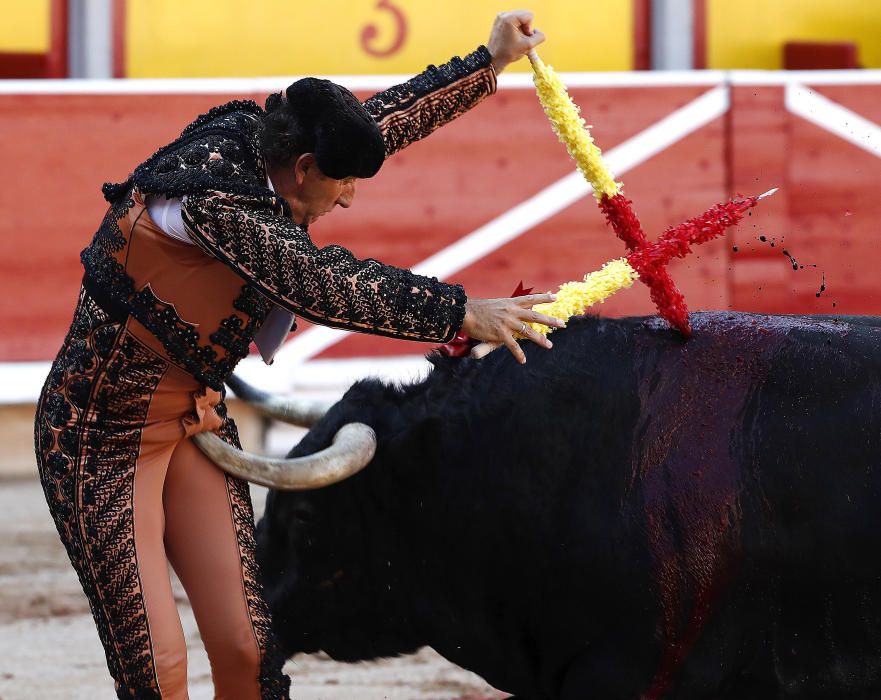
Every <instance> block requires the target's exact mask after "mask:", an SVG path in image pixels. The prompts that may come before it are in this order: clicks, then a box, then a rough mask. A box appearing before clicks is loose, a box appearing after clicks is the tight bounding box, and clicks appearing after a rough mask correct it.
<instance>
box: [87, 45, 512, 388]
mask: <svg viewBox="0 0 881 700" xmlns="http://www.w3.org/2000/svg"><path fill="white" fill-rule="evenodd" d="M495 87H496V83H495V74H494V72H493V69H492V67H491V64H490V55H489V52H488V51H487V50H486V48H485V47H483V46H481V47H480V48H478V50H477V51H475V52H473V53H471V54H469V55H468V56H466V57H465V58H464V59H460V58H453V59H452V60H451V61H449V62H448V63H446V64H443V65H441V66H439V67H435V66H429V67H428V69H427V70H426V71H424V72H423V73H421V74H419V75H417V76H416V77H414V78H412V79H410V80H408V81H407V82H405V83H403V84H401V85H397V86H394V87H392V88H390V89H388V90H385V91H384V92H380V93H378V94H376V95H374V96H373V97H371V98H370V99H368V100H367V101H366V102H365V103H364V104H365V107H366V108H367V110H368V112H369V113H370V114H371V115H372V116H373V118H374V119H375V120H376V122H377V124H378V125H379V127H380V130H381V131H382V134H383V139H384V141H385V144H386V157H388V156H390V155H392V154H394V153H396V152H397V151H399V150H401V149H403V148H405V147H406V146H408V145H409V144H411V143H413V142H414V141H417V140H419V139H422V138H424V137H426V136H428V135H429V134H430V133H432V132H433V131H434V130H435V129H437V128H438V127H440V126H442V125H444V124H446V123H448V122H449V121H451V120H453V119H455V118H456V117H457V116H459V115H461V114H463V113H464V112H466V111H467V110H469V109H470V108H471V107H473V106H474V105H476V104H477V103H478V102H480V101H481V100H482V99H483V98H485V97H486V96H488V95H490V94H492V93H493V92H494V91H495ZM263 115H264V112H263V110H262V109H261V108H260V107H259V106H258V105H257V104H256V103H254V102H252V101H233V102H229V103H227V104H224V105H221V106H219V107H215V108H214V109H212V110H211V111H209V112H208V113H207V114H204V115H202V116H200V117H199V118H198V119H196V120H195V121H194V122H193V123H192V124H190V125H189V126H187V127H186V128H185V129H184V131H183V133H182V134H181V136H180V137H179V138H178V139H176V140H175V141H174V142H172V143H170V144H169V145H167V146H165V147H163V148H161V149H160V150H159V151H157V152H156V153H155V154H154V155H153V156H151V157H150V158H148V159H147V160H146V161H145V162H144V163H142V164H141V165H139V166H138V167H137V168H136V169H135V171H134V173H133V174H132V175H131V176H130V177H129V178H128V180H126V181H125V182H122V183H119V184H109V183H108V184H106V185H104V188H103V192H104V196H105V198H106V199H107V200H108V201H109V202H110V204H111V206H110V209H109V210H108V213H107V215H106V216H105V218H104V221H103V222H102V225H101V227H100V228H99V230H98V232H97V233H96V234H95V237H94V239H93V240H92V243H91V244H90V245H89V246H88V247H87V248H86V249H85V250H84V251H83V252H82V254H81V259H82V262H83V266H84V268H85V277H84V283H83V284H84V287H85V289H86V291H87V292H88V293H89V294H91V295H92V296H93V298H95V299H96V300H97V301H98V303H100V304H102V305H103V306H105V307H108V308H109V310H111V311H113V312H114V313H115V314H117V315H121V316H126V317H133V318H134V319H136V320H137V321H138V322H139V323H141V324H142V325H143V326H144V327H146V328H147V330H148V331H150V333H152V334H153V335H154V336H155V337H156V338H157V339H158V340H159V341H160V342H161V344H162V347H163V348H164V349H165V350H166V352H167V353H168V355H169V357H170V358H171V360H172V361H174V362H175V363H176V364H178V365H179V366H181V367H183V368H184V369H186V370H187V371H188V372H190V373H191V374H192V375H193V376H195V377H196V378H197V379H199V380H200V381H202V382H204V383H206V384H207V385H209V386H211V387H213V388H215V389H218V390H219V389H220V388H221V387H222V385H223V381H224V379H225V378H226V377H227V376H229V373H230V372H232V369H233V367H234V366H235V364H236V363H237V362H238V361H239V360H240V359H241V358H242V357H244V356H245V355H246V354H247V352H248V345H249V343H250V342H251V340H252V338H253V335H254V333H255V332H256V330H257V328H259V326H260V324H261V323H262V321H263V320H264V318H265V315H266V313H267V312H268V310H269V308H270V307H271V305H272V303H275V304H278V305H280V306H282V307H284V308H286V309H288V310H290V311H292V312H294V313H296V314H299V315H301V316H303V317H305V318H307V319H309V320H312V321H315V322H317V323H321V324H324V325H329V326H335V327H339V328H345V329H349V330H355V331H362V332H369V333H374V334H378V335H385V336H390V337H395V338H403V339H410V340H420V341H429V342H447V341H448V340H450V339H451V338H453V337H454V336H455V334H456V332H457V331H458V330H459V328H460V327H461V325H462V321H463V318H464V315H465V302H466V297H465V292H464V290H463V289H462V287H461V286H459V285H450V284H444V283H441V282H439V281H438V280H437V279H435V278H433V277H432V278H430V277H424V276H421V275H416V274H414V273H412V272H410V271H409V270H404V269H399V268H395V267H390V266H387V265H383V264H382V263H380V262H377V261H376V260H370V259H367V260H359V259H357V258H355V257H354V256H353V255H352V254H351V253H350V252H349V251H348V250H346V249H345V248H343V247H341V246H335V245H334V246H328V247H325V248H321V249H319V248H317V247H316V246H315V245H314V244H313V243H312V241H311V240H310V238H309V235H308V232H307V231H306V229H305V228H304V227H302V226H299V225H297V224H296V223H294V222H293V221H292V220H291V218H290V216H291V210H290V207H289V205H288V203H287V202H286V201H285V200H284V199H283V198H282V197H281V196H279V195H277V194H276V193H274V192H273V191H272V190H271V189H269V188H268V187H267V186H266V166H265V163H264V160H263V155H262V152H261V148H260V132H261V128H262V118H263ZM148 194H156V195H165V196H167V197H181V198H184V197H185V199H184V204H183V208H182V211H181V213H182V216H183V219H184V222H185V224H186V225H187V228H188V229H189V230H190V232H191V234H192V235H193V238H194V240H195V241H196V243H197V244H198V245H199V246H200V247H201V248H202V249H203V250H204V251H205V252H207V253H208V254H209V255H210V256H212V257H213V258H215V259H216V260H219V261H220V262H222V263H223V264H224V265H225V266H226V267H227V268H229V269H230V270H232V271H233V272H234V273H235V274H236V275H238V276H239V277H240V278H241V279H242V280H243V282H244V284H243V286H242V290H241V294H240V295H239V297H238V298H237V299H236V300H235V302H234V303H233V304H232V306H233V307H234V308H232V309H230V311H231V315H230V316H229V317H227V318H226V319H224V320H223V321H222V322H221V324H220V327H218V328H217V329H215V330H214V331H213V332H207V331H206V330H205V329H204V328H200V329H199V330H198V331H197V330H196V326H195V325H194V324H192V323H188V322H187V321H185V320H183V319H181V318H180V317H179V316H178V315H177V312H176V310H175V307H174V305H173V304H172V303H170V302H164V301H162V300H160V299H158V298H157V297H156V296H155V295H154V294H153V292H152V290H151V288H150V285H149V284H147V285H144V284H138V283H136V282H135V281H134V280H133V279H132V277H131V276H130V275H129V274H128V271H127V269H126V266H127V265H128V255H127V253H128V250H127V248H128V246H129V243H130V238H131V231H132V230H133V228H134V224H133V223H132V222H131V220H130V218H131V217H129V214H130V210H131V209H132V207H135V206H136V201H137V202H138V204H139V205H140V203H142V202H143V197H144V196H145V195H148ZM134 223H135V224H136V223H137V219H136V218H135V222H134ZM173 301H174V300H171V302H173ZM196 325H198V324H196ZM206 339H207V340H210V343H206V342H205V340H206Z"/></svg>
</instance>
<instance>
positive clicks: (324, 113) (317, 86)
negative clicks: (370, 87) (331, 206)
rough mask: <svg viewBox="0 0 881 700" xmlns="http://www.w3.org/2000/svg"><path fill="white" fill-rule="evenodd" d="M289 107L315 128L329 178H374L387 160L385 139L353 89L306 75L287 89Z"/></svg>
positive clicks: (303, 122)
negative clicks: (306, 76) (353, 92)
mask: <svg viewBox="0 0 881 700" xmlns="http://www.w3.org/2000/svg"><path fill="white" fill-rule="evenodd" d="M285 96H286V97H287V108H288V109H290V110H291V112H292V113H293V114H294V115H295V116H296V117H297V120H298V121H299V122H300V124H301V126H302V127H303V128H304V129H306V130H308V131H311V133H312V136H313V138H314V142H315V159H316V160H317V161H318V167H319V168H321V172H323V173H324V174H325V175H327V176H328V177H332V178H335V179H337V180H342V179H343V178H345V177H351V176H354V177H359V178H363V177H373V176H374V175H376V173H377V172H379V168H380V167H381V166H382V162H383V161H384V160H385V142H384V141H383V140H382V134H381V133H380V131H379V127H378V126H377V125H376V122H375V121H374V120H373V118H372V117H371V116H370V115H369V114H368V113H367V110H366V109H364V105H362V104H361V102H360V101H359V100H358V98H357V97H355V96H354V95H353V94H352V93H351V92H350V91H349V90H347V89H346V88H344V87H342V86H341V85H337V84H336V83H332V82H331V81H329V80H322V79H320V78H303V79H302V80H298V81H297V82H295V83H292V84H291V85H290V86H289V87H288V89H287V90H285Z"/></svg>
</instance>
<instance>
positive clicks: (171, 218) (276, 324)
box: [145, 176, 295, 365]
mask: <svg viewBox="0 0 881 700" xmlns="http://www.w3.org/2000/svg"><path fill="white" fill-rule="evenodd" d="M266 184H267V186H268V187H269V189H271V190H272V191H273V192H275V188H274V187H273V186H272V180H270V179H269V176H267V177H266ZM182 202H183V199H177V198H173V199H168V198H166V197H164V196H162V195H148V196H147V199H146V200H145V205H146V207H147V213H148V214H149V215H150V218H151V219H153V221H154V222H155V223H156V225H157V226H158V227H159V228H160V229H162V232H163V233H165V234H166V235H167V236H170V237H171V238H174V239H175V240H178V241H180V242H181V243H186V244H188V245H195V243H194V242H193V239H192V238H191V237H190V234H189V232H188V231H187V227H186V226H185V225H184V220H183V217H182V216H181V213H180V209H181V204H182ZM294 319H295V317H294V314H292V313H291V312H290V311H288V310H287V309H284V308H282V307H281V306H278V305H277V304H275V305H273V307H272V309H271V310H270V312H269V313H268V314H267V316H266V320H265V321H264V322H263V325H262V326H260V328H259V329H258V330H257V332H256V333H255V334H254V343H255V344H256V345H257V350H259V351H260V356H261V357H262V358H263V361H264V362H265V363H266V364H267V365H271V364H272V360H273V358H274V357H275V353H276V352H278V349H279V348H280V347H281V346H282V344H283V343H284V341H285V339H286V338H287V337H288V333H290V331H291V327H292V326H293V325H294Z"/></svg>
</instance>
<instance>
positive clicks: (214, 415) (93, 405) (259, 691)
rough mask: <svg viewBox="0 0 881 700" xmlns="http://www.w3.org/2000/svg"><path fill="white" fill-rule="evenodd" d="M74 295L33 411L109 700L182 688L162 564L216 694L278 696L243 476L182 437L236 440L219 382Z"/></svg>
mask: <svg viewBox="0 0 881 700" xmlns="http://www.w3.org/2000/svg"><path fill="white" fill-rule="evenodd" d="M133 323H134V322H132V321H131V320H129V321H127V322H125V323H122V322H116V321H114V320H113V319H111V318H109V317H108V315H107V314H106V313H105V312H103V310H102V309H101V307H100V306H97V305H96V304H95V303H94V301H93V300H91V299H90V298H89V297H88V295H85V294H84V295H83V296H81V299H80V304H79V306H78V308H77V313H76V315H75V317H74V323H73V324H72V326H71V331H70V333H69V334H68V338H67V339H66V341H65V344H64V346H63V347H62V349H61V352H60V353H59V355H58V358H56V361H55V363H54V364H53V367H52V370H51V372H50V374H49V377H48V378H47V380H46V385H45V386H44V388H43V393H42V395H41V398H40V402H39V405H38V408H37V415H36V424H35V436H36V453H37V462H38V465H39V470H40V477H41V480H42V484H43V489H44V492H45V494H46V500H47V503H48V504H49V510H50V512H51V514H52V516H53V518H54V520H55V524H56V526H57V528H58V532H59V535H60V536H61V540H62V542H63V543H64V545H65V547H66V549H67V552H68V555H69V556H70V559H71V562H72V563H73V565H74V568H75V569H76V571H77V574H78V576H79V579H80V582H81V583H82V585H83V590H84V591H85V593H86V596H87V597H88V599H89V604H90V607H91V609H92V613H93V615H94V617H95V623H96V627H97V629H98V634H99V636H100V638H101V642H102V644H103V645H104V650H105V654H106V656H107V664H108V668H109V670H110V673H111V675H112V676H113V678H114V680H115V685H116V693H117V697H118V698H135V699H137V700H163V699H170V700H183V699H185V698H187V649H186V643H185V639H184V635H183V630H182V627H181V623H180V618H179V616H178V611H177V606H176V604H175V600H174V595H173V593H172V587H171V579H170V572H169V563H170V564H171V566H173V567H174V570H175V571H176V572H177V574H178V576H179V577H180V580H181V582H182V583H183V585H184V588H185V589H186V592H187V597H188V598H189V600H190V603H191V605H192V607H193V612H194V613H195V617H196V621H197V623H198V625H199V630H200V632H201V636H202V639H203V641H204V644H205V648H206V650H207V652H208V657H209V659H210V661H211V671H212V678H213V680H214V687H215V698H223V699H225V700H270V699H271V700H286V699H287V698H288V687H289V680H288V679H287V678H286V677H284V676H283V675H282V674H281V665H282V661H283V659H282V658H281V657H280V656H279V655H278V653H277V651H276V647H275V642H274V637H273V635H272V632H271V629H270V620H269V612H268V609H267V606H266V603H265V602H264V600H263V597H262V589H261V586H260V582H259V572H258V569H257V564H256V561H255V541H254V521H253V511H252V508H251V500H250V493H249V491H248V484H247V483H245V482H243V481H241V480H239V479H235V478H233V477H230V476H228V475H226V474H224V473H223V472H221V471H220V470H219V469H218V468H217V467H215V466H214V464H213V463H211V462H210V461H209V460H208V459H207V458H206V457H205V456H203V454H202V453H201V452H200V451H199V450H198V448H196V446H195V445H194V444H193V443H192V441H191V440H190V436H191V435H193V434H194V433H197V432H201V431H206V430H212V431H216V432H217V433H218V434H219V435H220V436H221V437H222V438H224V439H225V440H227V441H228V442H230V443H232V444H237V443H238V436H237V434H236V430H235V425H234V424H233V423H232V421H231V420H229V419H227V418H226V411H225V407H224V406H223V404H222V403H221V396H220V394H219V393H218V392H216V391H213V390H211V389H207V388H206V387H204V386H201V385H200V384H198V383H197V382H196V380H194V379H193V378H192V377H191V376H190V375H189V374H187V373H185V372H184V371H183V370H181V369H178V368H177V367H175V366H173V365H171V364H170V363H169V362H168V361H167V360H166V359H164V358H163V357H162V356H161V355H159V354H157V353H156V352H155V350H153V349H152V348H151V347H149V345H147V344H146V343H145V342H143V340H142V337H143V334H144V332H143V329H139V328H138V327H137V326H136V325H134V326H133Z"/></svg>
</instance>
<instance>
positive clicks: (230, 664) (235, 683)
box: [209, 634, 261, 700]
mask: <svg viewBox="0 0 881 700" xmlns="http://www.w3.org/2000/svg"><path fill="white" fill-rule="evenodd" d="M213 647H214V648H213V649H211V650H210V652H209V658H210V661H211V676H212V679H213V681H214V689H215V693H216V697H217V698H218V699H219V700H225V699H226V698H229V699H230V700H232V699H233V698H234V699H235V700H249V699H250V698H253V699H254V700H259V698H260V687H259V677H260V662H261V653H260V649H259V647H258V646H257V642H256V641H255V639H254V636H253V634H248V635H244V634H240V635H234V636H231V637H230V638H229V639H226V640H224V641H223V642H221V643H220V644H217V643H215V644H214V645H213Z"/></svg>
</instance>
